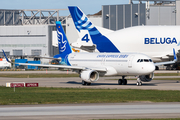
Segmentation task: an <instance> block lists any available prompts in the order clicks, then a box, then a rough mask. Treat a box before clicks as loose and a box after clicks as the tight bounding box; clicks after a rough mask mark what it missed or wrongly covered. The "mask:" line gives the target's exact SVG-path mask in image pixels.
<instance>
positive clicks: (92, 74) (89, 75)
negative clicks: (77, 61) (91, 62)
mask: <svg viewBox="0 0 180 120" xmlns="http://www.w3.org/2000/svg"><path fill="white" fill-rule="evenodd" d="M80 78H82V80H84V81H86V82H90V83H91V82H96V81H97V80H98V79H99V73H98V72H97V71H95V70H86V71H82V72H81V74H80Z"/></svg>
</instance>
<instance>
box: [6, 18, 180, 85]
mask: <svg viewBox="0 0 180 120" xmlns="http://www.w3.org/2000/svg"><path fill="white" fill-rule="evenodd" d="M56 28H57V38H58V44H59V52H60V54H59V57H61V64H63V65H45V64H30V63H16V64H19V65H32V66H40V67H54V68H66V69H72V70H73V71H76V72H77V73H79V75H80V78H81V79H82V85H90V84H91V83H93V82H96V81H98V79H99V76H113V75H119V76H122V79H119V80H118V84H119V85H126V84H127V80H126V79H125V77H126V76H137V78H138V79H137V85H141V84H142V81H143V82H149V81H151V80H152V79H153V72H154V70H155V65H162V64H172V63H175V62H176V60H177V58H176V54H175V51H174V50H173V53H174V61H169V62H163V63H155V64H154V63H153V62H152V60H151V58H150V57H148V56H147V55H145V54H141V53H123V52H119V53H87V52H81V53H75V52H74V53H73V52H72V49H71V47H70V45H69V42H68V40H67V37H66V35H65V33H64V31H63V28H62V25H61V23H60V22H59V21H58V22H56ZM3 53H4V51H3ZM4 56H6V55H5V53H4ZM6 58H7V57H6ZM7 61H9V60H8V59H7Z"/></svg>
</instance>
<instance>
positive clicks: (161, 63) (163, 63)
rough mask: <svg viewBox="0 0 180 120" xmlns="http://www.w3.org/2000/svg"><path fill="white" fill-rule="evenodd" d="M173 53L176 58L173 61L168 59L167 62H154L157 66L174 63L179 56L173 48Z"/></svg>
mask: <svg viewBox="0 0 180 120" xmlns="http://www.w3.org/2000/svg"><path fill="white" fill-rule="evenodd" d="M173 54H174V60H173V61H167V62H159V63H154V65H155V66H159V65H167V64H173V63H175V62H176V61H177V56H176V52H175V50H174V49H173Z"/></svg>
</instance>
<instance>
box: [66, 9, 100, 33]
mask: <svg viewBox="0 0 180 120" xmlns="http://www.w3.org/2000/svg"><path fill="white" fill-rule="evenodd" d="M68 8H69V11H70V13H71V16H72V19H73V21H74V24H75V27H76V29H77V30H78V31H79V32H81V31H82V30H88V31H89V34H90V35H91V36H92V35H96V36H101V35H102V34H101V33H100V32H99V31H98V29H97V28H96V27H95V26H94V25H93V24H92V22H91V21H90V20H89V19H88V18H87V16H86V15H85V14H84V13H83V12H82V10H81V9H80V8H79V7H77V6H69V7H68Z"/></svg>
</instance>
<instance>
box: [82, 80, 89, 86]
mask: <svg viewBox="0 0 180 120" xmlns="http://www.w3.org/2000/svg"><path fill="white" fill-rule="evenodd" d="M82 85H91V83H88V82H86V81H84V80H82Z"/></svg>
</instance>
